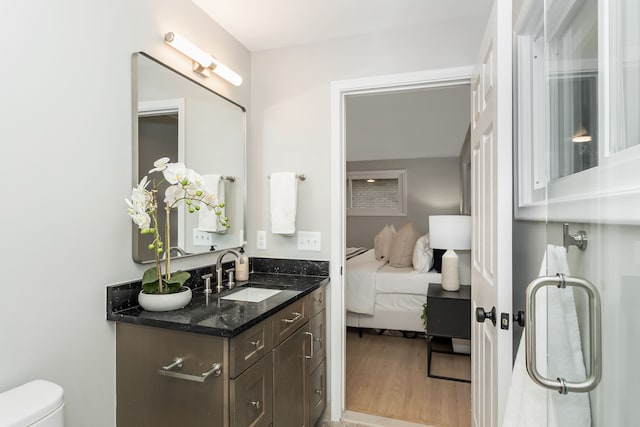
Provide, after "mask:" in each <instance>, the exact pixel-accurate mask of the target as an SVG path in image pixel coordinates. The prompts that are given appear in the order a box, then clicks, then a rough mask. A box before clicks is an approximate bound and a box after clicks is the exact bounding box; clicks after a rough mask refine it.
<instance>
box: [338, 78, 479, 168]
mask: <svg viewBox="0 0 640 427" xmlns="http://www.w3.org/2000/svg"><path fill="white" fill-rule="evenodd" d="M470 110H471V100H470V88H469V85H460V86H452V87H437V88H426V89H419V90H411V91H403V92H394V93H378V94H370V95H369V94H368V95H351V96H347V98H346V123H347V125H346V155H347V161H359V160H386V159H412V158H428V157H458V156H459V155H460V151H461V149H462V145H463V143H464V140H465V136H466V134H467V130H468V128H469V122H470V117H471V113H470Z"/></svg>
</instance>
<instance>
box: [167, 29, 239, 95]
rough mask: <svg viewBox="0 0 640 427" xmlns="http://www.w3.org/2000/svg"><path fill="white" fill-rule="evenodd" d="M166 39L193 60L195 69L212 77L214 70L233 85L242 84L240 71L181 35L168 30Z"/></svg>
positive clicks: (170, 44)
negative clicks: (237, 71) (231, 67)
mask: <svg viewBox="0 0 640 427" xmlns="http://www.w3.org/2000/svg"><path fill="white" fill-rule="evenodd" d="M164 41H165V43H167V44H168V45H169V46H171V47H173V48H174V49H176V50H177V51H179V52H181V53H182V54H184V55H185V56H187V57H189V58H191V59H192V60H193V71H197V72H198V73H200V74H202V75H203V76H206V77H210V76H211V73H212V72H213V73H215V74H217V75H218V76H220V77H222V78H223V79H225V80H227V81H228V82H229V83H231V84H232V85H235V86H240V85H241V84H242V77H241V76H240V75H239V74H238V73H236V72H235V71H233V70H231V69H230V68H229V67H227V66H226V65H224V64H223V63H222V62H220V61H218V59H217V58H215V57H214V56H212V55H211V54H209V53H207V52H205V51H203V50H202V49H200V48H199V47H198V46H196V45H194V44H193V43H191V42H190V41H189V40H187V39H185V38H184V37H182V36H181V35H179V34H176V33H174V32H168V33H166V34H165V35H164Z"/></svg>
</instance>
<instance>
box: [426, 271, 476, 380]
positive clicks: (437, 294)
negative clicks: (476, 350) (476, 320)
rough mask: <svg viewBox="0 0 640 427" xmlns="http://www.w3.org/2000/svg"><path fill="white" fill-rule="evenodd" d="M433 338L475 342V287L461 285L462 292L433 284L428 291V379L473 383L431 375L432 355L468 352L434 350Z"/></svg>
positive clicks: (430, 284)
mask: <svg viewBox="0 0 640 427" xmlns="http://www.w3.org/2000/svg"><path fill="white" fill-rule="evenodd" d="M433 337H446V338H461V339H466V340H470V339H471V286H467V285H461V286H460V289H459V290H458V291H455V292H452V291H445V290H444V289H442V286H440V284H439V283H429V290H428V292H427V376H428V377H430V378H439V379H443V380H452V381H461V382H467V383H468V382H471V381H469V380H466V379H461V378H454V377H445V376H440V375H432V374H431V354H432V353H448V354H457V355H464V356H468V355H467V354H465V353H456V352H454V351H444V350H437V349H433V348H432V345H431V339H432V338H433Z"/></svg>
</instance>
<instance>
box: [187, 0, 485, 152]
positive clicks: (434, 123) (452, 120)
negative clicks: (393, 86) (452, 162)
mask: <svg viewBox="0 0 640 427" xmlns="http://www.w3.org/2000/svg"><path fill="white" fill-rule="evenodd" d="M192 1H193V2H194V3H195V4H196V5H198V6H199V7H200V8H201V9H202V10H204V12H205V13H207V14H208V15H209V16H210V17H211V18H212V19H213V20H214V21H216V22H217V23H218V24H220V25H221V26H222V27H223V28H224V29H226V30H227V31H228V32H229V33H230V34H231V35H232V36H233V37H235V38H236V39H237V40H238V41H239V42H240V43H242V44H243V45H244V46H245V47H246V48H247V49H249V50H250V51H252V52H258V51H264V50H271V49H279V48H285V47H291V46H299V45H305V44H311V43H317V42H322V41H327V40H334V39H340V38H346V37H354V36H359V35H365V34H371V33H376V32H380V31H393V30H401V29H403V28H408V27H414V26H418V25H428V24H429V23H433V22H442V21H448V20H452V19H457V18H462V17H468V16H473V17H477V19H481V20H483V21H486V19H487V17H488V15H489V11H490V9H491V5H492V3H493V0H192ZM469 108H470V101H469V87H468V86H462V87H450V88H431V89H421V90H415V91H404V92H397V93H390V92H386V93H381V94H367V95H357V96H355V95H354V96H349V97H348V100H347V120H348V122H347V160H349V161H356V160H381V159H407V158H424V157H457V156H458V155H459V154H460V150H461V148H462V144H463V143H464V139H465V136H466V133H467V129H468V126H469V117H470V113H469Z"/></svg>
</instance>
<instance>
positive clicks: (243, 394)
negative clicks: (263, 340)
mask: <svg viewBox="0 0 640 427" xmlns="http://www.w3.org/2000/svg"><path fill="white" fill-rule="evenodd" d="M229 403H230V408H229V421H230V426H231V427H249V426H250V427H267V426H269V425H270V424H271V421H272V419H273V355H272V353H271V352H269V354H268V355H266V356H265V357H264V358H262V359H261V360H260V361H258V362H257V363H255V364H254V365H253V366H252V367H250V368H249V369H247V370H246V371H245V372H243V373H242V375H240V376H239V377H238V378H236V379H233V380H231V381H230V387H229Z"/></svg>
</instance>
